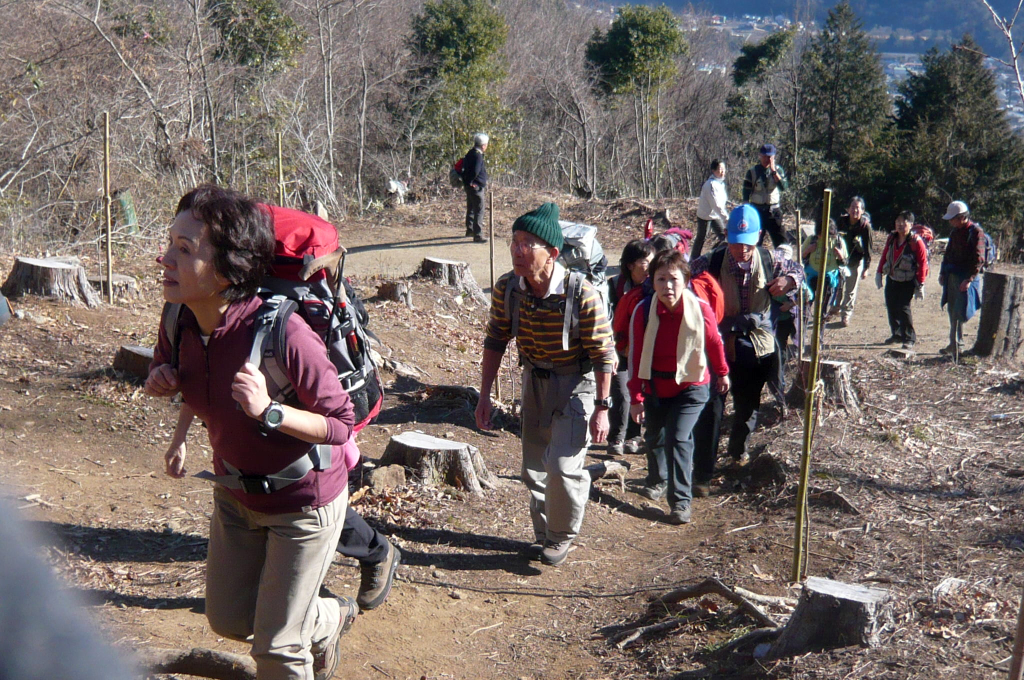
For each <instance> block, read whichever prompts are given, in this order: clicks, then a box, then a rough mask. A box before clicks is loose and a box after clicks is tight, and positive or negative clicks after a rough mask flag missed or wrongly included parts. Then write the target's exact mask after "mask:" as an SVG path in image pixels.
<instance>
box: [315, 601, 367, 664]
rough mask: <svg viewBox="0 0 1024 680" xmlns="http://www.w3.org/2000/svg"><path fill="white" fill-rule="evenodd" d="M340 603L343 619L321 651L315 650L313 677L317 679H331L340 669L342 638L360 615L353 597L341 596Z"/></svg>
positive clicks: (323, 644)
mask: <svg viewBox="0 0 1024 680" xmlns="http://www.w3.org/2000/svg"><path fill="white" fill-rule="evenodd" d="M336 599H337V600H338V605H339V606H340V607H341V621H339V622H338V627H337V628H336V629H335V631H334V633H333V634H332V635H329V636H328V637H327V639H326V640H324V641H322V642H321V643H320V644H319V645H316V646H317V647H319V648H320V651H318V652H313V677H314V679H315V680H330V678H333V677H334V672H335V671H336V670H338V662H339V661H341V638H342V636H343V635H345V633H347V632H348V629H349V628H351V627H352V623H353V622H354V621H355V620H356V616H358V615H359V605H357V604H356V601H355V600H353V599H352V598H351V597H339V598H336Z"/></svg>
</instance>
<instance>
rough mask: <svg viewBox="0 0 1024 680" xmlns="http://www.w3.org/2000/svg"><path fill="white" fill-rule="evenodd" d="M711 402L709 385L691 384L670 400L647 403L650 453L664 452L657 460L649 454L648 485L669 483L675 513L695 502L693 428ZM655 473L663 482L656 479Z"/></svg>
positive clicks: (649, 400)
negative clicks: (660, 443)
mask: <svg viewBox="0 0 1024 680" xmlns="http://www.w3.org/2000/svg"><path fill="white" fill-rule="evenodd" d="M707 400H708V386H707V385H691V386H690V387H687V388H686V389H685V390H683V391H682V392H680V393H679V394H677V395H676V396H674V397H672V398H670V399H659V398H657V397H647V398H646V400H645V401H644V421H645V423H646V425H647V434H646V437H647V450H648V451H649V452H650V451H659V450H660V451H661V456H660V457H659V456H657V455H654V456H653V458H654V459H653V460H652V454H650V453H648V463H647V481H648V486H654V485H655V484H660V483H661V482H662V481H668V494H667V499H668V505H669V507H670V508H672V509H673V510H676V509H680V508H686V507H689V505H690V501H691V500H692V499H693V493H692V491H691V489H690V487H691V484H692V479H693V426H694V425H696V424H697V418H699V417H700V413H701V411H702V410H703V409H704V404H705V403H706V402H707ZM659 435H661V436H663V437H664V440H665V446H664V448H659V447H658V446H657V444H658V436H659ZM652 468H654V469H653V470H652ZM652 472H653V473H655V474H656V475H657V476H658V477H659V479H657V480H656V481H655V480H652ZM652 481H653V482H654V483H653V484H652V483H651V482H652Z"/></svg>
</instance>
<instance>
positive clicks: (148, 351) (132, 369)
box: [113, 345, 153, 380]
mask: <svg viewBox="0 0 1024 680" xmlns="http://www.w3.org/2000/svg"><path fill="white" fill-rule="evenodd" d="M151 363H153V348H152V347H140V346H138V345H121V349H119V350H117V354H115V355H114V364H113V365H114V369H115V370H118V371H124V372H125V373H128V374H130V375H134V376H135V377H136V378H141V379H143V380H145V379H146V378H147V377H148V376H149V365H150V364H151Z"/></svg>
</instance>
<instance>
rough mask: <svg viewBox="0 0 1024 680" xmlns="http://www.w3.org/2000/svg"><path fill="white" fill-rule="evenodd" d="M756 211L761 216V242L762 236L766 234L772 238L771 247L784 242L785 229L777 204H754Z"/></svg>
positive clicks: (785, 239) (762, 240)
mask: <svg viewBox="0 0 1024 680" xmlns="http://www.w3.org/2000/svg"><path fill="white" fill-rule="evenodd" d="M754 207H755V208H757V213H758V214H759V215H760V216H761V242H762V243H764V236H765V234H767V235H768V236H770V237H771V239H772V247H773V248H778V247H779V246H781V245H782V244H784V243H786V242H787V241H788V239H787V238H786V232H785V229H784V228H783V226H782V208H780V207H779V206H777V205H775V206H770V207H769V206H767V205H755V206H754Z"/></svg>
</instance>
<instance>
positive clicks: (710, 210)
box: [697, 175, 729, 224]
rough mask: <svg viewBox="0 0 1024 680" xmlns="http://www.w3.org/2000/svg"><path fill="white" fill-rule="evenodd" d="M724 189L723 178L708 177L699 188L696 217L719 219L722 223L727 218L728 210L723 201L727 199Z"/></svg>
mask: <svg viewBox="0 0 1024 680" xmlns="http://www.w3.org/2000/svg"><path fill="white" fill-rule="evenodd" d="M728 198H729V197H728V194H727V193H726V189H725V178H724V177H723V178H722V179H718V178H717V177H715V176H714V175H711V177H708V181H706V182H704V186H702V187H701V188H700V202H699V203H698V204H697V217H699V218H700V219H702V220H721V221H722V223H723V224H725V222H727V221H728V219H729V211H728V210H726V207H725V202H726V200H728Z"/></svg>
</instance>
